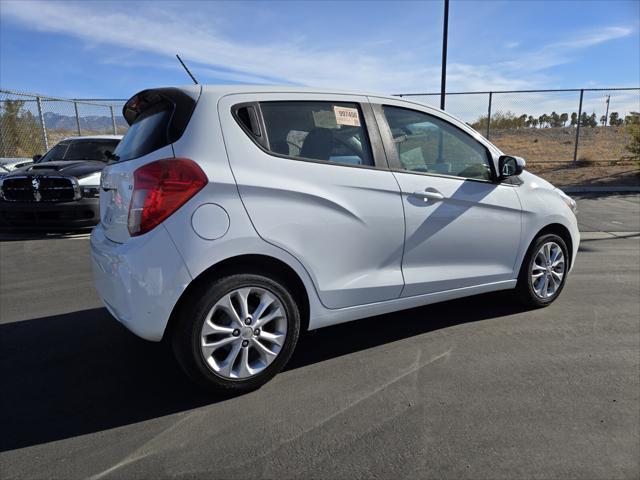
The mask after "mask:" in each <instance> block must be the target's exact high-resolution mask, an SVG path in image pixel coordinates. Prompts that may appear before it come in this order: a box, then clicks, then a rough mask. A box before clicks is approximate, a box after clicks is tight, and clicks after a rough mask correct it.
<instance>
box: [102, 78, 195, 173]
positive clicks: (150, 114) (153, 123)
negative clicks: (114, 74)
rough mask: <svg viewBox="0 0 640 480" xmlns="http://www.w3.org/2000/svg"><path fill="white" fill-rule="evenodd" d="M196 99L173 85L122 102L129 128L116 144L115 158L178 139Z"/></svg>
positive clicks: (145, 151) (148, 150)
mask: <svg viewBox="0 0 640 480" xmlns="http://www.w3.org/2000/svg"><path fill="white" fill-rule="evenodd" d="M195 105H196V101H195V100H194V99H193V98H191V97H190V96H189V95H187V94H186V93H184V92H183V91H181V90H179V89H176V88H161V89H153V90H145V91H143V92H140V93H138V94H137V95H134V96H133V97H132V98H131V99H129V101H127V103H126V104H125V106H124V109H123V115H124V118H125V119H126V120H127V122H128V123H129V130H128V131H127V133H126V135H125V136H124V138H123V139H122V141H121V142H120V144H119V145H118V148H116V150H115V152H114V154H115V159H116V160H118V161H125V160H131V159H134V158H138V157H142V156H143V155H147V154H149V153H151V152H153V151H155V150H158V149H160V148H162V147H164V146H166V145H169V144H171V143H173V142H175V141H176V140H178V139H179V138H180V137H181V136H182V133H183V132H184V130H185V128H186V127H187V124H188V123H189V120H190V119H191V114H192V113H193V109H194V108H195Z"/></svg>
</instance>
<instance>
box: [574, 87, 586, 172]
mask: <svg viewBox="0 0 640 480" xmlns="http://www.w3.org/2000/svg"><path fill="white" fill-rule="evenodd" d="M583 97H584V88H583V89H581V90H580V104H579V105H578V127H577V128H576V146H575V148H574V149H573V162H574V163H575V162H577V161H578V143H579V142H580V122H582V98H583Z"/></svg>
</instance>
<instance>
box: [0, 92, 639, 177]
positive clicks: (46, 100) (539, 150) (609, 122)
mask: <svg viewBox="0 0 640 480" xmlns="http://www.w3.org/2000/svg"><path fill="white" fill-rule="evenodd" d="M398 96H400V97H404V98H409V99H411V100H416V101H418V102H421V103H425V104H427V105H430V106H433V107H438V106H439V104H440V94H439V93H408V94H398ZM445 100H446V110H447V111H448V112H450V113H451V114H453V115H455V116H456V117H458V118H460V119H462V120H463V121H465V122H467V123H468V124H469V125H471V126H472V127H473V128H475V129H476V130H478V131H479V132H481V133H482V134H483V135H485V136H486V137H487V138H488V139H490V140H491V141H492V142H493V143H494V144H495V145H497V146H498V147H499V148H500V149H501V150H502V151H504V152H506V153H511V154H514V155H518V156H522V157H524V158H525V159H526V160H527V165H528V167H527V168H528V169H529V170H531V171H533V172H534V173H537V174H540V175H542V176H543V177H545V178H547V179H549V180H550V181H552V183H556V184H559V185H572V184H580V183H593V182H594V181H599V179H607V180H606V181H610V180H612V179H613V181H615V182H619V181H620V178H622V176H626V177H625V178H626V180H625V181H627V182H632V183H633V184H636V183H640V181H639V180H638V179H640V175H639V174H638V171H639V170H638V167H639V166H640V113H639V112H640V88H637V87H633V88H611V89H587V88H585V89H567V90H522V91H487V92H452V93H447V94H446V99H445ZM124 103H125V100H122V99H63V98H53V97H48V96H44V95H33V94H27V93H21V92H15V91H9V90H0V158H6V157H31V156H33V155H35V154H43V153H44V152H45V151H47V150H48V149H49V148H51V147H52V146H53V145H55V144H56V143H57V142H59V141H60V140H61V139H63V138H65V137H69V136H75V135H96V134H113V133H117V134H124V133H125V132H126V130H127V124H126V122H125V120H124V118H123V117H122V107H123V105H124ZM577 167H581V168H577ZM578 170H580V171H578ZM629 174H631V176H630V175H629ZM613 177H615V178H613Z"/></svg>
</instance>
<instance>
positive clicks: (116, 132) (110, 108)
mask: <svg viewBox="0 0 640 480" xmlns="http://www.w3.org/2000/svg"><path fill="white" fill-rule="evenodd" d="M109 110H111V126H112V127H113V134H114V135H117V134H118V129H117V128H116V116H115V115H114V114H113V105H109Z"/></svg>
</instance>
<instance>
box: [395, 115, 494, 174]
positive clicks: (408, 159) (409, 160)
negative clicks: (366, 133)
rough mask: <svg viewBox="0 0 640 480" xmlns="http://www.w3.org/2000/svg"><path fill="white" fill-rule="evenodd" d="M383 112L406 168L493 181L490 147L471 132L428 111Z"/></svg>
mask: <svg viewBox="0 0 640 480" xmlns="http://www.w3.org/2000/svg"><path fill="white" fill-rule="evenodd" d="M383 111H384V115H385V117H386V119H387V123H388V124H389V128H390V129H391V135H392V137H393V144H394V146H395V148H396V151H397V153H398V158H399V161H400V167H401V168H402V169H403V170H408V171H411V172H423V173H437V174H444V175H453V176H456V177H464V178H473V179H479V180H491V167H490V163H489V161H490V160H489V154H488V152H487V149H486V148H485V147H484V146H483V145H482V144H481V143H479V142H478V141H476V140H475V139H474V138H472V137H471V136H470V135H468V134H467V133H465V132H463V131H462V130H460V129H458V128H457V127H455V126H453V125H451V124H449V123H448V122H446V121H444V120H440V119H439V118H437V117H434V116H432V115H429V114H426V113H424V112H419V111H416V110H410V109H407V108H400V107H392V106H387V105H385V106H384V107H383Z"/></svg>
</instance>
